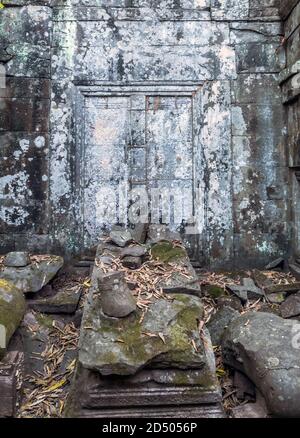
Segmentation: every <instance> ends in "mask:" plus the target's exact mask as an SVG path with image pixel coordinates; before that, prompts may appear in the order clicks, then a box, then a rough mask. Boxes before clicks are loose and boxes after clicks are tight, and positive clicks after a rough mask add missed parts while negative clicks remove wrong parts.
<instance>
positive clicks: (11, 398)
mask: <svg viewBox="0 0 300 438" xmlns="http://www.w3.org/2000/svg"><path fill="white" fill-rule="evenodd" d="M23 360H24V357H23V354H22V353H20V352H19V351H10V352H8V353H7V354H6V356H5V357H4V358H3V360H1V361H0V418H11V417H14V416H15V414H16V407H17V402H18V399H19V396H20V388H19V383H20V381H19V379H20V377H21V374H22V366H23Z"/></svg>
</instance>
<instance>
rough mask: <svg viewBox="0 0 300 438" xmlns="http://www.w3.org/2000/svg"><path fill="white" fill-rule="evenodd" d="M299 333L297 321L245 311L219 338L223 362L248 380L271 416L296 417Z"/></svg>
mask: <svg viewBox="0 0 300 438" xmlns="http://www.w3.org/2000/svg"><path fill="white" fill-rule="evenodd" d="M299 333H300V331H299V322H297V321H293V320H287V319H283V318H281V317H279V316H276V315H274V314H270V313H262V312H248V313H246V314H244V315H242V316H240V317H239V318H237V319H235V320H234V321H232V322H231V324H230V325H229V326H228V328H227V330H226V332H225V334H224V336H223V339H222V353H223V360H224V363H225V364H227V365H229V366H231V367H233V368H234V369H237V370H238V371H241V372H243V373H245V374H246V375H247V376H248V377H249V379H250V380H251V381H252V382H253V383H254V384H255V385H256V387H257V388H258V389H259V390H260V392H261V393H262V395H263V396H264V399H265V401H266V405H267V407H268V411H269V413H270V414H272V415H273V416H278V417H299V416H300V367H299Z"/></svg>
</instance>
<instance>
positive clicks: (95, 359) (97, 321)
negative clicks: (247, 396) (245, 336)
mask: <svg viewBox="0 0 300 438" xmlns="http://www.w3.org/2000/svg"><path fill="white" fill-rule="evenodd" d="M142 234H145V233H142ZM147 236H148V239H146V240H145V238H144V239H143V241H136V239H134V238H133V237H132V235H131V233H130V231H129V230H123V231H122V230H121V229H117V230H115V229H113V230H112V232H111V233H110V235H109V238H108V239H105V240H104V241H102V242H101V243H100V244H99V246H98V250H97V255H96V260H95V265H94V269H93V273H92V279H91V288H90V292H89V296H88V299H87V303H86V305H85V309H84V315H83V320H82V326H81V334H80V342H79V356H78V364H77V370H76V373H75V378H74V382H73V387H72V390H71V393H70V396H69V400H68V408H67V416H71V417H72V416H86V415H89V416H95V417H99V416H105V415H107V412H108V410H109V412H110V414H111V413H112V412H114V415H121V416H123V415H126V414H127V415H130V416H131V415H141V416H147V415H149V413H150V411H151V409H154V408H156V407H157V405H158V404H163V405H164V406H165V408H166V409H167V408H168V409H170V408H171V407H172V409H173V415H180V416H182V415H186V413H185V414H182V412H184V410H183V411H182V409H179V408H178V405H183V406H186V405H188V404H190V405H193V407H194V408H195V409H196V411H195V412H197V416H205V415H206V416H211V417H218V416H223V412H222V409H221V405H220V400H221V399H220V388H219V385H218V382H217V378H216V370H215V362H214V354H213V349H212V345H211V341H210V336H209V333H208V331H207V329H206V328H205V327H203V324H202V322H203V318H204V308H203V305H202V303H201V300H200V298H199V295H200V293H201V289H200V286H199V282H198V279H197V276H196V273H195V271H194V269H193V267H192V265H191V263H190V261H189V258H188V255H187V253H186V250H185V249H184V247H183V245H182V242H181V239H180V236H179V235H178V234H173V233H171V231H169V230H168V229H167V227H164V226H156V227H154V226H150V228H149V229H148V233H147ZM128 257H131V258H133V259H134V263H133V261H132V263H130V264H128V263H127V261H128V260H127V258H128ZM154 370H156V371H154ZM154 373H156V374H154ZM145 379H146V380H145ZM131 392H132V393H134V394H135V397H134V400H133V397H131V398H130V399H131V403H132V405H131V408H127V406H128V398H129V397H130V393H131ZM161 409H162V412H163V411H164V407H162V408H161ZM204 412H205V415H204Z"/></svg>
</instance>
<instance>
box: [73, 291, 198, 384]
mask: <svg viewBox="0 0 300 438" xmlns="http://www.w3.org/2000/svg"><path fill="white" fill-rule="evenodd" d="M173 298H174V299H172V300H166V299H160V300H157V301H155V302H154V303H153V304H151V305H150V306H149V309H148V311H147V312H146V314H145V316H144V319H143V320H142V321H140V320H141V311H140V310H138V311H136V312H134V313H133V314H131V315H129V316H128V317H126V318H109V317H106V316H105V315H104V314H103V313H102V312H101V310H100V303H99V298H98V297H96V299H95V300H94V301H93V302H91V303H90V304H89V305H88V306H87V308H86V309H85V315H84V319H83V324H82V327H83V328H82V333H81V339H80V351H79V361H80V363H81V364H82V365H83V366H84V367H86V368H89V369H94V370H98V371H100V373H101V374H103V375H110V374H116V375H131V374H135V373H136V372H137V371H138V370H139V369H141V368H143V367H145V366H146V365H147V366H149V365H151V364H155V366H158V364H159V366H161V367H175V368H183V369H187V368H201V367H202V366H204V365H205V362H206V358H205V351H204V348H203V344H202V341H201V339H200V336H199V332H198V321H199V320H201V318H202V316H203V306H202V304H201V301H200V300H199V299H198V298H197V297H193V296H189V295H181V294H176V295H174V296H173Z"/></svg>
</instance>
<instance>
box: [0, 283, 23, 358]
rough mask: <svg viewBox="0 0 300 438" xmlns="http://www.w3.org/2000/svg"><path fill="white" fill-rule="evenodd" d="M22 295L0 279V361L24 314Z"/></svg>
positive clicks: (11, 285)
mask: <svg viewBox="0 0 300 438" xmlns="http://www.w3.org/2000/svg"><path fill="white" fill-rule="evenodd" d="M25 308H26V304H25V298H24V295H23V293H22V292H21V291H20V290H19V289H17V288H16V287H15V286H14V284H13V283H12V282H10V281H6V280H2V279H0V360H1V359H2V357H3V356H4V355H5V353H6V348H7V346H8V343H9V341H10V339H11V337H12V335H13V334H14V332H15V331H16V329H17V328H18V326H19V324H20V322H21V321H22V318H23V316H24V313H25Z"/></svg>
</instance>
